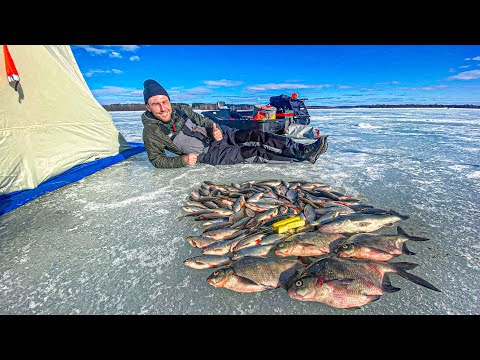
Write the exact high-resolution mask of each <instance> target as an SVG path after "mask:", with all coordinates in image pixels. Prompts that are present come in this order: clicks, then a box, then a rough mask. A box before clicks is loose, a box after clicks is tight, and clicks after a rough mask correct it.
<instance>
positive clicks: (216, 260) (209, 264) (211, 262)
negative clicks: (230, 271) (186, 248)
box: [183, 255, 232, 269]
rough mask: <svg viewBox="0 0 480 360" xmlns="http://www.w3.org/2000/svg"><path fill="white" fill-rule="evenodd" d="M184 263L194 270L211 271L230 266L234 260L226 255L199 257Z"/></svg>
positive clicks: (186, 260)
mask: <svg viewBox="0 0 480 360" xmlns="http://www.w3.org/2000/svg"><path fill="white" fill-rule="evenodd" d="M183 263H184V264H185V265H186V266H189V267H191V268H193V269H211V268H218V267H221V266H225V265H230V264H231V263H232V259H230V257H229V256H226V255H199V256H194V257H191V258H188V259H185V260H184V261H183Z"/></svg>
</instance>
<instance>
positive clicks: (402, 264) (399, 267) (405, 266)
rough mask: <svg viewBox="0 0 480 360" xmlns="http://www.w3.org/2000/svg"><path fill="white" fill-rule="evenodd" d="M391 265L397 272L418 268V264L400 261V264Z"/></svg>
mask: <svg viewBox="0 0 480 360" xmlns="http://www.w3.org/2000/svg"><path fill="white" fill-rule="evenodd" d="M391 264H392V265H393V267H394V268H395V270H398V271H405V270H411V269H415V268H416V267H417V266H418V264H415V263H411V262H406V261H400V262H396V263H391Z"/></svg>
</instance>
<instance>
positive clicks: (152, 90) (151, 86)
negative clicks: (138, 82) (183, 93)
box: [143, 79, 170, 104]
mask: <svg viewBox="0 0 480 360" xmlns="http://www.w3.org/2000/svg"><path fill="white" fill-rule="evenodd" d="M155 95H165V96H166V97H168V100H170V96H168V93H167V90H165V89H164V88H163V86H162V85H160V84H159V83H158V82H156V81H155V80H152V79H148V80H145V82H144V83H143V98H144V99H145V104H147V103H148V99H150V98H151V97H152V96H155Z"/></svg>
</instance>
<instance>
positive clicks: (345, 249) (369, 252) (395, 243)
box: [335, 226, 429, 261]
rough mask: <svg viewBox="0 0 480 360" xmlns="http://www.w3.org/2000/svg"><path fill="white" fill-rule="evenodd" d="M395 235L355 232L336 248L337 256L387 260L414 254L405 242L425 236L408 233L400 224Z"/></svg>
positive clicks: (422, 239) (424, 239) (423, 239)
mask: <svg viewBox="0 0 480 360" xmlns="http://www.w3.org/2000/svg"><path fill="white" fill-rule="evenodd" d="M397 232H398V233H397V234H396V235H385V234H363V233H362V234H356V235H353V236H351V237H350V238H348V240H347V241H346V242H345V244H342V245H341V246H339V247H338V249H336V251H335V252H336V253H337V254H338V256H339V257H344V258H356V259H371V260H380V261H387V260H390V259H393V258H395V257H397V256H399V255H402V254H405V255H414V254H415V253H414V252H412V251H410V250H409V249H408V248H407V246H406V244H405V242H406V241H408V240H412V241H426V240H429V239H427V238H423V237H418V236H412V235H409V234H407V233H406V232H405V230H403V229H402V228H401V227H400V226H398V227H397Z"/></svg>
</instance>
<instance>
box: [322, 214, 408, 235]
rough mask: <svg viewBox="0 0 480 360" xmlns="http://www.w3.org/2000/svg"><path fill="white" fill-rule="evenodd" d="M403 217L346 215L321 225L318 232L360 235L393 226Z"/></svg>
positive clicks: (390, 215)
mask: <svg viewBox="0 0 480 360" xmlns="http://www.w3.org/2000/svg"><path fill="white" fill-rule="evenodd" d="M403 219H404V218H403V217H400V216H399V215H392V214H360V213H353V214H346V215H339V216H338V217H337V218H335V219H333V220H332V221H330V222H328V223H326V224H324V225H320V226H319V227H318V230H319V231H321V232H326V233H360V232H372V231H376V230H378V229H380V228H382V227H384V226H392V225H393V224H394V223H396V222H397V221H400V220H403Z"/></svg>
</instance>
